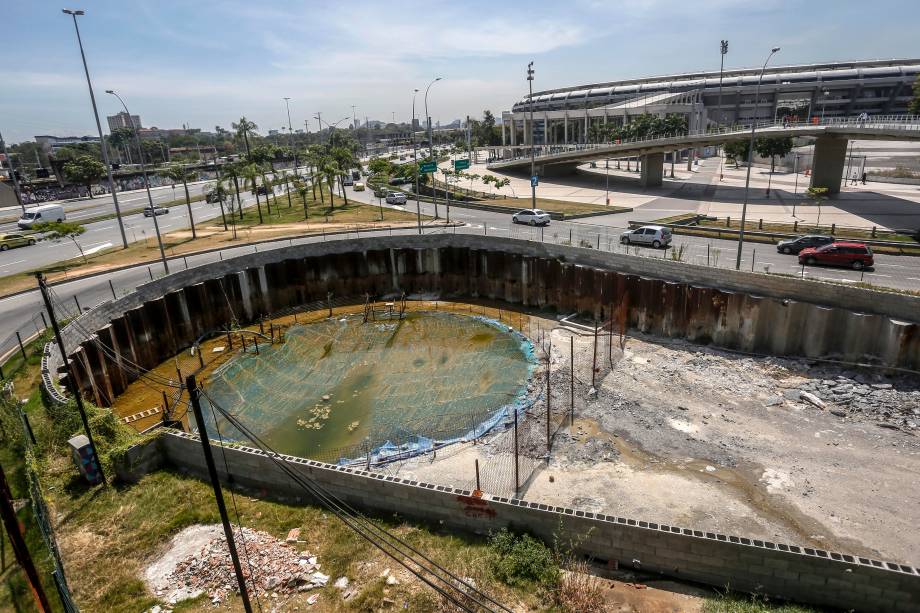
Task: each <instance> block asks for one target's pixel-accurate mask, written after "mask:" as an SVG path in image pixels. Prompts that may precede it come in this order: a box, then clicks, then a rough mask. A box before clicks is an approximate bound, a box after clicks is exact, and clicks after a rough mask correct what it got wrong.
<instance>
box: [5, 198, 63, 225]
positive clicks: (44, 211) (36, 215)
mask: <svg viewBox="0 0 920 613" xmlns="http://www.w3.org/2000/svg"><path fill="white" fill-rule="evenodd" d="M65 219H67V216H66V215H65V214H64V207H62V206H61V205H60V204H43V205H41V206H36V207H32V208H31V209H28V210H27V211H26V212H24V213H23V214H22V217H20V218H19V221H17V222H16V225H17V226H19V229H20V230H29V229H31V228H32V227H33V226H37V225H38V224H43V223H51V222H60V221H64V220H65Z"/></svg>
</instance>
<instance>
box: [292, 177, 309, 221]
mask: <svg viewBox="0 0 920 613" xmlns="http://www.w3.org/2000/svg"><path fill="white" fill-rule="evenodd" d="M294 189H296V190H297V193H298V194H300V201H301V202H303V218H304V220H305V221H306V220H308V219H310V207H309V206H308V205H307V186H306V185H305V184H304V182H303V181H301V180H300V179H299V178H297V177H295V178H294ZM290 197H291V192H290V191H288V198H290Z"/></svg>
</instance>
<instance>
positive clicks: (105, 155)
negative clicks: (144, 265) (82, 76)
mask: <svg viewBox="0 0 920 613" xmlns="http://www.w3.org/2000/svg"><path fill="white" fill-rule="evenodd" d="M61 10H62V12H64V13H65V14H67V15H70V16H71V17H73V27H74V30H76V32H77V44H79V46H80V57H81V58H82V59H83V72H85V73H86V85H87V86H88V87H89V99H90V102H92V103H93V115H94V116H95V117H96V129H97V130H98V131H99V148H100V149H101V150H102V161H103V162H104V163H105V170H106V173H108V177H109V187H110V188H111V190H112V204H114V205H115V218H116V219H118V230H119V232H121V243H122V245H123V246H124V248H125V249H127V248H128V236H127V235H126V234H125V225H124V223H123V222H122V220H121V207H120V206H119V205H118V196H117V195H116V191H117V188H116V187H115V179H113V178H112V164H111V162H109V152H108V150H107V149H106V147H105V136H104V135H103V134H102V124H101V123H100V122H99V111H98V109H97V108H96V95H95V94H94V93H93V82H92V81H91V80H90V78H89V67H88V66H87V64H86V54H85V53H84V52H83V39H82V38H80V26H79V25H78V24H77V16H79V15H84V14H85V13H84V11H81V10H74V9H61Z"/></svg>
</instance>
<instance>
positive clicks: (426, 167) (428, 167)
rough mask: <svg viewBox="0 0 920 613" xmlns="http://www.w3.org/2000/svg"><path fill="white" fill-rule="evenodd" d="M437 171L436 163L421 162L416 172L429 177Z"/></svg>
mask: <svg viewBox="0 0 920 613" xmlns="http://www.w3.org/2000/svg"><path fill="white" fill-rule="evenodd" d="M437 169H438V165H437V163H436V162H422V163H421V165H420V166H419V168H418V171H419V172H420V173H422V174H423V175H430V174H432V173H434V172H435V171H436V170H437Z"/></svg>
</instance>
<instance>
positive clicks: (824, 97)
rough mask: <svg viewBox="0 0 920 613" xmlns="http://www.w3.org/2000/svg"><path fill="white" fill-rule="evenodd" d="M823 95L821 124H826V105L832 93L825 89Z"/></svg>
mask: <svg viewBox="0 0 920 613" xmlns="http://www.w3.org/2000/svg"><path fill="white" fill-rule="evenodd" d="M821 93H822V94H824V95H823V96H821V123H824V105H825V103H827V97H828V96H829V95H830V93H831V92H830V91H829V90H826V89H825V90H823V91H822V92H821Z"/></svg>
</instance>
